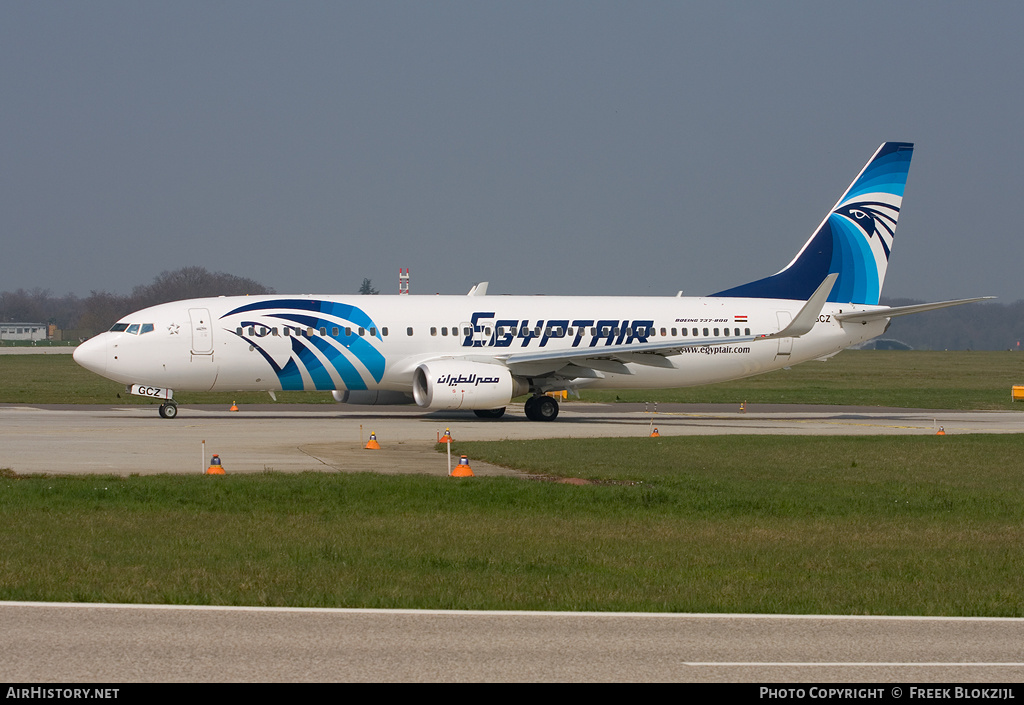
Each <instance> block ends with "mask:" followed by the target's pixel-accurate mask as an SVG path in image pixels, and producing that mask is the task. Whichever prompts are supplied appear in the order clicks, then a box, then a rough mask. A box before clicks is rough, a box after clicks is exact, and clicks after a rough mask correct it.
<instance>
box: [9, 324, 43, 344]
mask: <svg viewBox="0 0 1024 705" xmlns="http://www.w3.org/2000/svg"><path fill="white" fill-rule="evenodd" d="M0 340H31V341H36V340H46V324H45V323H0Z"/></svg>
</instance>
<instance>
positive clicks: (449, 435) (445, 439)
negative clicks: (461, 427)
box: [438, 428, 452, 443]
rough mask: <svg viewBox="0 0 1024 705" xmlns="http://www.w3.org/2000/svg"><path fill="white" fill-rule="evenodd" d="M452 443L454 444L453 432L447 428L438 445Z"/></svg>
mask: <svg viewBox="0 0 1024 705" xmlns="http://www.w3.org/2000/svg"><path fill="white" fill-rule="evenodd" d="M451 442H452V432H451V431H449V430H448V429H447V428H445V430H444V435H443V436H441V439H440V440H439V441H438V443H451Z"/></svg>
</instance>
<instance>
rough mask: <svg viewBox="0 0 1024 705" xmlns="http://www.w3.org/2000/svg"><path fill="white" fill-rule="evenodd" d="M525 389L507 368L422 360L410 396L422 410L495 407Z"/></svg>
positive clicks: (482, 364)
mask: <svg viewBox="0 0 1024 705" xmlns="http://www.w3.org/2000/svg"><path fill="white" fill-rule="evenodd" d="M528 391H529V387H528V386H527V385H525V384H523V383H522V382H519V381H517V380H516V379H515V378H514V377H512V373H511V372H509V370H508V368H507V367H503V366H501V365H491V364H488V363H486V362H472V361H469V360H432V361H431V362H424V363H423V364H421V365H420V366H419V367H417V368H416V372H415V373H413V378H412V395H413V397H414V398H415V399H416V403H417V404H419V405H420V406H422V407H423V408H425V409H498V408H501V407H503V406H506V405H507V404H508V403H509V402H510V401H512V397H515V396H519V395H520V394H526V393H527V392H528Z"/></svg>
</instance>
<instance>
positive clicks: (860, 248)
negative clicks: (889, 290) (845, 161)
mask: <svg viewBox="0 0 1024 705" xmlns="http://www.w3.org/2000/svg"><path fill="white" fill-rule="evenodd" d="M913 154H914V145H913V144H911V143H909V142H885V143H884V144H883V145H882V146H881V147H879V148H878V151H877V152H875V156H873V157H872V158H871V160H870V161H869V162H868V163H867V165H866V166H865V167H864V169H863V171H861V173H860V174H859V175H858V176H857V178H856V179H854V181H853V184H851V185H850V188H848V189H847V190H846V193H845V194H843V197H842V198H840V199H839V202H838V203H837V204H836V205H835V207H834V208H833V209H832V210H831V211H830V212H829V214H828V216H827V217H826V218H825V220H824V221H823V222H822V224H821V225H819V226H818V229H817V230H816V231H815V232H814V235H812V236H811V239H810V240H808V241H807V243H806V244H805V245H804V246H803V249H801V250H800V252H799V253H798V254H797V256H796V257H795V258H794V259H793V261H792V262H790V263H789V264H788V265H786V268H785V269H783V270H782V271H781V272H779V273H778V274H773V275H772V276H770V277H765V278H764V279H758V280H757V281H755V282H750V283H749V284H743V285H741V286H737V287H733V288H732V289H726V290H725V291H720V292H718V293H717V294H713V296H743V297H751V298H765V299H800V300H806V299H807V298H808V297H809V296H810V295H811V294H813V293H814V290H815V289H817V288H818V285H819V284H821V282H822V281H824V280H825V277H826V276H828V275H829V274H831V273H833V272H834V273H836V274H838V275H839V279H838V280H837V281H836V283H835V286H834V287H833V288H832V293H831V295H829V297H828V300H829V301H835V302H839V303H855V304H877V303H878V297H879V295H880V294H881V293H882V282H883V281H884V279H885V269H886V266H887V265H888V263H889V251H890V250H891V249H892V241H893V236H894V235H895V233H896V221H897V220H898V219H899V216H900V206H901V205H902V203H903V189H904V187H905V186H906V184H907V172H908V170H909V169H910V158H911V157H912V156H913Z"/></svg>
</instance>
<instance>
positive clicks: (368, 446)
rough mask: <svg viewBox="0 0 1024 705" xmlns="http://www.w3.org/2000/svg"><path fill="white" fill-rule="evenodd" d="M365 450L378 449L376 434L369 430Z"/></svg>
mask: <svg viewBox="0 0 1024 705" xmlns="http://www.w3.org/2000/svg"><path fill="white" fill-rule="evenodd" d="M365 450H380V443H378V442H377V434H376V433H373V432H370V442H369V443H367V444H366V448H365Z"/></svg>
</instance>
